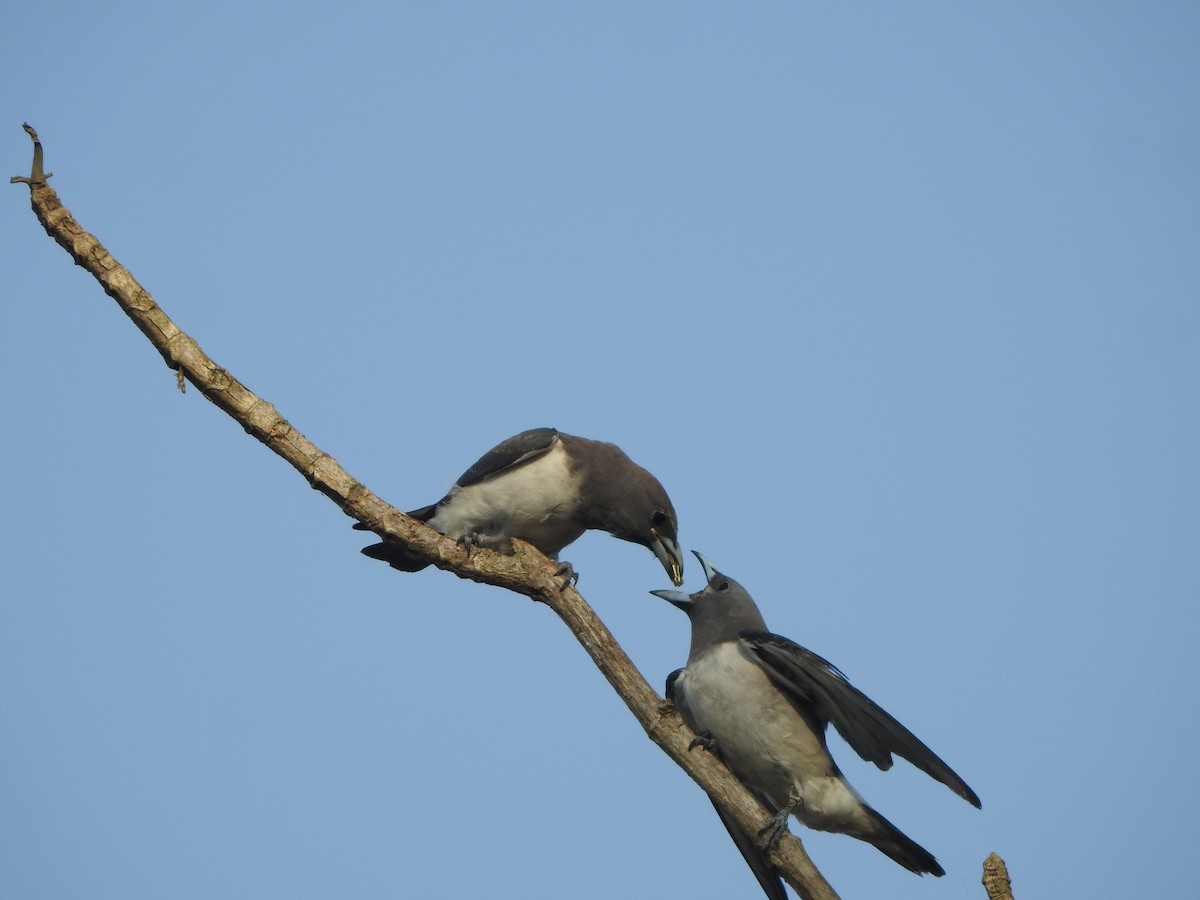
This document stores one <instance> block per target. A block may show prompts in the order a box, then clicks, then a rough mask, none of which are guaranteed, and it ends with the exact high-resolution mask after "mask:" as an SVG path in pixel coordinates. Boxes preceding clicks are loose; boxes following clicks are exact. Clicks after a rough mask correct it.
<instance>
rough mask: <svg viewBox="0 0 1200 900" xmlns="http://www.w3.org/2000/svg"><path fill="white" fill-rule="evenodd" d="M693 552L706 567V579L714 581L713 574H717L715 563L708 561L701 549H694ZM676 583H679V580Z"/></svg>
mask: <svg viewBox="0 0 1200 900" xmlns="http://www.w3.org/2000/svg"><path fill="white" fill-rule="evenodd" d="M692 553H693V554H694V555H695V557H696V559H698V560H700V567H701V568H702V569H704V580H705V581H712V580H713V576H714V575H716V574H717V570H716V567H714V566H713V564H712V563H710V562H709V561H708V557H707V556H705V555H704V554H703V553H701V552H700V551H699V550H693V551H692ZM675 583H676V584H678V583H679V582H675Z"/></svg>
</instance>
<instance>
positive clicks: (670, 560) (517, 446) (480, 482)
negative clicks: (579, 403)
mask: <svg viewBox="0 0 1200 900" xmlns="http://www.w3.org/2000/svg"><path fill="white" fill-rule="evenodd" d="M408 515H410V516H411V517H412V518H414V519H419V520H420V521H422V522H425V523H426V524H428V525H430V526H431V527H433V528H436V529H437V530H438V531H440V532H441V533H442V534H445V535H447V536H449V537H452V538H456V539H457V540H459V541H461V542H463V543H465V544H468V545H471V546H478V547H487V548H489V549H491V550H497V551H499V552H501V553H512V540H511V539H512V538H520V539H521V540H523V541H527V542H528V543H530V544H533V545H534V546H535V547H537V548H538V549H539V550H540V551H541V552H542V553H544V554H546V556H549V557H550V558H551V559H557V558H558V554H559V552H560V551H561V550H562V549H563V547H565V546H567V545H568V544H570V543H571V542H572V541H574V540H575V539H576V538H578V537H579V536H580V535H581V534H583V533H584V532H585V531H587V530H589V529H597V530H599V531H607V532H608V533H609V534H611V535H612V536H613V537H617V538H620V539H621V540H623V541H632V542H633V543H635V544H641V545H642V546H643V547H648V548H649V549H650V550H651V552H653V553H654V555H655V556H656V557H658V561H659V562H660V563H661V564H662V567H663V568H664V569H665V570H666V572H667V575H668V576H669V577H670V579H671V582H672V583H673V584H676V585H680V584H683V552H682V551H681V550H680V549H679V543H678V533H679V523H678V520H677V519H676V516H675V507H674V506H672V505H671V500H670V498H669V497H667V492H666V491H665V490H663V487H662V485H661V484H659V483H658V479H656V478H655V477H654V476H653V475H651V474H650V473H649V472H647V471H646V470H645V469H643V468H642V467H641V466H639V465H637V464H636V463H634V462H633V460H631V459H630V458H629V457H628V456H626V455H625V453H624V452H623V451H622V450H621V448H620V447H618V446H617V445H616V444H608V443H604V442H603V441H593V440H589V439H588V438H581V437H575V436H574V435H571V434H563V433H562V432H560V431H556V430H555V429H553V428H534V429H531V430H529V431H523V432H521V433H520V434H518V435H515V436H513V437H510V438H509V439H508V440H506V441H503V442H501V443H500V444H498V445H497V446H495V447H493V448H492V449H491V450H489V451H488V452H487V453H485V454H484V455H483V456H482V457H481V458H480V459H479V461H478V462H476V463H475V465H473V466H471V468H469V469H467V471H466V472H464V473H463V475H462V477H461V478H459V479H458V481H457V483H455V485H454V487H452V488H451V489H450V493H448V494H447V495H446V496H445V497H443V498H442V499H441V500H439V501H438V502H437V503H434V504H432V505H431V506H425V507H422V508H421V509H416V510H413V511H412V512H410V513H409V514H408ZM354 527H355V528H357V529H359V530H365V531H369V530H370V527H369V526H367V525H365V524H363V523H358V524H356V525H355V526H354ZM362 552H363V553H365V554H366V555H367V556H369V557H371V558H372V559H379V560H382V561H383V562H386V563H388V564H389V565H390V566H392V567H393V568H395V569H400V570H401V571H403V572H417V571H420V570H421V569H424V568H425V567H426V566H428V565H429V562H428V561H427V560H425V559H424V558H422V557H420V556H418V555H416V554H415V553H413V552H412V551H410V550H409V549H408V548H406V547H405V546H403V545H402V544H399V543H395V542H392V541H386V540H385V541H384V542H383V543H379V544H372V545H371V546H369V547H366V548H364V549H363V551H362ZM560 571H561V572H562V573H567V574H568V575H569V578H568V580H570V579H571V578H574V577H575V576H574V569H572V568H571V566H570V564H569V563H565V564H564V565H563V568H562V569H561V570H560ZM564 587H565V583H564Z"/></svg>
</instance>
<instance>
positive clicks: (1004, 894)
mask: <svg viewBox="0 0 1200 900" xmlns="http://www.w3.org/2000/svg"><path fill="white" fill-rule="evenodd" d="M983 888H984V890H985V891H987V895H988V900H1013V894H1012V882H1011V881H1009V878H1008V866H1006V865H1005V864H1004V860H1002V859H1001V858H1000V857H999V856H997V855H996V854H995V853H989V854H988V858H987V859H985V860H984V861H983Z"/></svg>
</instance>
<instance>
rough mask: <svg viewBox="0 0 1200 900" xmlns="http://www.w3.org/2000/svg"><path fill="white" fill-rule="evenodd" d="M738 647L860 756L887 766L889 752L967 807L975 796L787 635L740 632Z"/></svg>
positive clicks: (831, 668)
mask: <svg viewBox="0 0 1200 900" xmlns="http://www.w3.org/2000/svg"><path fill="white" fill-rule="evenodd" d="M739 636H740V638H741V642H742V646H743V647H744V648H745V649H746V650H747V651H748V652H749V653H750V656H751V658H752V659H754V660H755V661H756V662H758V664H759V665H761V666H762V668H763V670H764V671H765V672H766V673H767V675H769V676H770V678H771V679H772V680H773V681H774V682H775V683H776V684H778V685H779V686H780V687H781V688H782V689H783V690H785V691H787V692H789V693H791V694H792V695H793V696H795V697H798V698H800V699H801V700H803V701H805V702H807V703H809V704H811V705H812V706H813V707H814V708H815V709H816V712H817V715H819V716H821V717H823V718H824V719H826V720H828V721H829V722H832V723H833V727H834V728H836V729H837V730H838V732H839V733H840V734H841V735H842V737H844V738H845V739H846V743H848V744H849V745H850V746H851V747H853V748H854V750H855V751H856V752H857V753H858V755H859V756H861V757H862V758H863V759H865V760H867V761H868V762H873V763H875V765H877V766H878V767H879V768H881V769H890V768H891V766H892V754H893V753H895V754H896V755H897V756H900V757H902V758H904V759H907V760H908V761H909V762H910V763H912V764H913V765H914V766H916V767H917V768H918V769H920V770H921V771H922V772H925V773H926V774H927V775H929V776H930V777H931V778H934V779H936V780H938V781H940V782H941V783H942V784H944V785H946V786H947V787H948V788H950V790H952V791H954V793H956V794H958V795H959V796H960V797H962V798H963V799H964V800H966V801H967V802H968V803H970V804H971V805H972V806H979V797H978V796H976V794H975V792H974V791H973V790H971V789H970V788H969V787H968V786H967V784H966V782H964V781H963V780H962V779H961V778H959V777H958V775H956V774H955V772H954V771H953V770H952V769H951V768H950V767H949V766H948V765H946V764H945V763H944V762H942V760H941V759H940V758H939V757H938V755H937V754H936V753H934V752H933V751H932V750H930V749H929V748H928V747H926V746H925V745H924V744H923V743H921V741H920V740H918V739H917V737H916V736H915V735H914V734H913V733H912V732H911V731H909V730H908V729H907V728H905V727H904V726H903V725H901V724H900V723H899V722H897V721H896V720H895V719H894V718H892V716H891V715H889V714H888V713H887V712H886V711H885V710H883V709H881V708H880V707H879V706H878V705H877V704H876V703H875V702H874V701H873V700H871V698H870V697H868V696H867V695H866V694H864V693H863V692H862V691H860V690H858V688H856V687H854V685H852V684H851V683H850V682H849V681H847V680H846V676H845V675H843V674H842V673H841V672H840V671H839V670H838V668H837V667H836V666H834V665H833V664H832V663H831V662H829V661H828V660H826V659H822V658H821V657H820V656H817V654H815V653H813V652H812V651H810V650H806V649H805V648H803V647H801V646H800V645H799V644H796V643H793V642H792V641H789V640H788V639H787V638H784V637H780V636H779V635H777V634H771V633H770V632H766V631H743V632H741V634H740V635H739Z"/></svg>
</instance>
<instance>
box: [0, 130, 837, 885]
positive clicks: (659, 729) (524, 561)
mask: <svg viewBox="0 0 1200 900" xmlns="http://www.w3.org/2000/svg"><path fill="white" fill-rule="evenodd" d="M25 130H26V132H28V134H29V136H30V138H31V139H32V140H33V143H34V159H33V166H32V170H31V173H30V175H29V177H24V176H17V177H14V178H12V179H11V181H12V182H14V183H16V182H20V183H23V184H28V185H29V190H30V200H31V204H32V206H33V211H34V213H35V214H36V215H37V218H38V221H39V222H41V224H42V227H43V228H44V229H45V230H46V233H47V234H49V235H50V237H52V238H53V239H54V240H55V241H56V242H57V243H58V244H59V245H60V246H61V247H62V248H63V249H64V250H66V251H67V253H68V254H70V256H71V258H72V259H73V260H74V261H75V263H76V265H79V266H82V267H83V268H84V269H86V270H87V271H88V272H89V273H91V275H92V276H93V277H94V278H95V279H96V280H97V281H98V282H99V283H100V285H101V287H103V289H104V292H105V293H106V294H108V296H110V297H111V298H112V299H113V300H115V301H116V303H117V305H118V306H119V307H120V308H121V309H122V311H124V313H125V314H126V315H127V316H129V318H130V320H131V321H132V322H133V323H134V324H135V325H136V326H137V327H138V329H139V330H140V331H141V332H142V334H144V335H145V336H146V338H147V339H148V340H149V341H150V343H151V344H153V345H154V347H155V349H157V350H158V352H159V353H160V354H162V357H163V360H164V362H166V364H167V366H168V367H170V368H171V369H173V370H174V371H176V372H177V373H179V374H180V377H181V379H186V380H187V381H189V382H191V383H192V384H193V385H194V386H195V387H196V388H197V389H198V390H199V391H200V393H201V394H203V395H204V396H205V397H206V398H208V399H209V400H211V401H212V402H213V403H215V404H216V405H217V406H218V407H220V408H221V409H222V410H224V411H225V412H226V413H228V414H229V416H230V417H231V418H233V419H234V421H236V422H237V423H238V424H239V425H241V426H242V428H244V429H245V430H246V432H247V433H248V434H250V435H251V436H253V437H254V438H256V439H257V440H259V441H261V442H262V443H263V444H265V445H266V446H267V447H268V448H270V449H271V450H272V451H273V452H274V453H276V454H277V455H278V456H280V457H282V458H283V459H284V460H286V461H287V462H288V463H289V464H290V465H291V466H292V467H293V468H294V469H296V470H297V471H298V472H299V473H300V474H301V475H303V476H304V478H305V479H306V480H307V481H308V483H309V485H310V486H311V487H313V488H315V489H316V490H318V491H320V492H321V493H322V494H324V495H325V496H326V497H328V498H329V499H330V500H332V501H333V502H334V503H335V504H337V506H338V507H339V508H340V509H341V510H342V511H343V512H344V513H346V515H348V516H352V517H353V518H355V519H358V520H359V521H360V522H364V523H366V524H367V525H368V526H369V527H370V528H371V529H372V530H373V531H375V533H376V534H378V535H380V536H381V537H387V538H389V539H391V540H395V541H400V542H402V543H404V544H405V545H406V546H407V547H409V548H410V549H413V550H415V551H417V552H419V553H421V554H422V555H423V556H425V557H426V558H427V559H428V560H429V561H430V562H431V563H432V564H433V565H435V566H437V567H438V568H440V569H445V570H447V571H450V572H453V573H454V574H456V575H458V576H459V577H460V578H468V579H471V580H472V581H478V582H481V583H484V584H491V585H495V586H497V587H502V588H506V589H508V590H510V591H514V592H516V593H519V594H524V595H525V596H527V597H530V598H532V599H534V600H538V601H541V602H542V603H545V604H546V605H547V606H549V607H550V608H551V609H553V610H554V612H555V613H557V615H558V616H559V618H561V619H562V620H563V622H564V623H565V624H566V626H567V627H568V628H569V629H570V631H571V633H572V634H573V635H574V636H575V638H576V640H578V641H579V643H580V644H581V645H582V646H583V648H584V650H585V651H587V653H588V655H589V656H590V657H591V658H592V661H593V662H594V663H595V664H596V666H597V668H599V669H600V671H601V672H602V673H603V674H604V677H605V678H607V679H608V681H609V684H611V685H612V687H613V689H614V690H615V691H616V692H617V693H618V694H619V695H620V696H621V699H622V700H623V701H624V702H625V705H626V706H628V707H629V710H630V711H631V712H632V713H633V715H634V717H635V718H636V719H637V720H638V722H639V723H641V725H642V727H643V728H644V729H645V731H646V733H647V735H648V736H649V737H650V739H651V740H652V741H654V743H656V744H657V745H658V746H659V747H660V748H662V750H663V751H664V752H665V753H666V754H667V755H668V756H669V757H671V759H673V760H674V761H675V762H676V763H678V764H679V766H680V767H681V768H682V769H683V770H684V771H685V772H687V774H688V775H689V776H691V778H692V779H693V780H694V781H695V782H696V783H697V784H699V785H700V787H701V788H703V789H704V790H705V791H706V792H707V793H708V794H709V796H710V797H712V798H713V799H714V800H715V801H716V802H717V803H718V804H719V805H720V806H721V808H722V809H723V810H724V811H725V812H726V813H728V814H729V815H730V816H732V817H733V818H734V819H735V820H736V821H737V823H738V824H739V825H740V826H741V827H742V828H743V829H745V830H746V831H747V832H749V833H751V834H754V833H756V832H757V831H758V830H759V829H760V828H761V827H762V826H763V825H764V824H766V822H767V821H768V819H769V818H770V815H771V813H770V812H769V811H768V810H767V809H766V808H765V807H764V806H763V805H762V804H761V803H760V802H759V801H758V800H757V799H756V798H755V797H754V796H753V795H752V794H751V793H750V792H749V791H747V790H746V788H745V787H744V786H743V785H742V784H741V782H739V781H738V780H737V779H736V778H735V777H734V776H733V775H732V774H731V773H730V772H729V770H728V769H727V768H726V767H725V765H724V764H723V763H722V762H720V761H719V760H717V759H716V758H715V757H714V756H712V754H710V753H708V752H707V751H704V750H702V749H697V750H695V751H689V749H688V748H689V745H690V743H691V741H692V738H693V737H694V735H693V733H692V731H691V730H690V729H689V728H688V727H687V726H686V725H685V724H684V723H683V720H682V719H681V718H680V717H679V715H678V713H676V712H675V709H674V707H673V706H672V704H671V703H669V702H668V701H664V700H663V699H662V698H660V697H659V696H658V694H657V693H656V692H655V691H654V689H653V688H651V687H650V685H649V684H648V683H647V682H646V679H645V678H643V677H642V675H641V673H640V672H639V671H638V670H637V668H636V667H635V666H634V665H633V663H632V661H631V660H630V659H629V657H628V656H627V655H626V654H625V652H624V651H623V650H622V649H621V647H620V645H618V644H617V642H616V640H615V639H614V638H613V636H612V634H611V633H610V632H609V630H608V628H606V627H605V625H604V623H603V622H602V621H600V618H599V617H598V616H597V615H596V613H595V612H594V611H593V610H592V608H591V607H590V606H589V605H588V604H587V602H586V601H585V600H584V598H583V596H582V595H580V594H579V592H578V591H576V590H575V588H574V587H567V588H566V589H562V590H560V583H561V579H560V578H558V577H556V575H555V572H556V570H557V568H558V564H557V563H555V562H553V561H551V560H549V559H547V558H546V557H545V556H543V555H542V554H541V553H539V552H538V551H537V550H536V549H535V548H533V547H531V546H529V545H528V544H524V543H522V542H519V541H517V542H514V543H515V544H516V545H517V552H516V553H515V554H513V555H512V556H505V555H501V554H498V553H494V552H492V551H490V550H487V549H484V548H476V549H473V550H470V551H468V549H467V548H465V547H463V546H461V545H459V544H458V543H457V542H456V541H454V540H452V539H451V538H448V537H446V536H445V535H442V534H440V533H438V532H437V531H435V530H433V529H432V528H430V527H429V526H427V525H425V524H424V523H422V522H418V521H416V520H414V519H411V518H409V517H408V516H406V515H405V514H404V513H403V512H401V511H399V510H397V509H395V508H393V507H391V506H389V505H388V504H387V503H385V502H384V501H383V500H382V499H380V498H379V497H378V496H377V495H376V494H374V493H373V492H372V491H370V490H369V489H368V488H367V487H366V486H365V485H363V484H362V483H361V482H360V481H358V480H357V479H355V478H354V477H352V476H351V475H350V473H349V472H347V471H346V470H345V469H344V468H342V466H341V465H340V464H339V463H338V461H337V460H336V459H334V458H333V457H332V456H330V455H329V454H328V453H326V452H324V451H323V450H321V449H320V448H319V447H317V446H316V445H315V444H313V443H312V442H311V441H310V440H309V439H308V438H306V437H305V436H304V435H303V434H302V433H301V432H300V431H299V430H298V429H296V428H295V427H293V426H292V424H291V423H290V422H288V421H287V419H285V418H284V417H283V416H282V415H281V414H280V413H279V411H278V410H277V409H276V408H275V407H274V406H273V405H272V404H270V403H269V402H267V401H266V400H264V399H263V398H261V397H259V396H258V395H257V394H255V393H254V392H253V391H251V390H250V389H249V388H248V387H246V386H245V385H244V384H242V383H241V382H240V381H238V380H237V379H236V378H235V377H234V376H233V375H231V374H230V373H229V372H228V371H226V370H225V369H223V368H222V367H220V366H219V365H217V364H216V362H214V361H213V359H212V358H211V357H209V356H208V355H207V354H206V353H205V352H204V351H203V350H202V349H201V348H200V345H199V344H197V343H196V341H195V340H193V339H192V338H191V337H190V336H188V335H187V334H186V333H184V332H183V331H182V330H181V329H180V328H179V327H178V326H176V325H175V323H174V322H173V321H172V320H171V319H170V317H168V316H167V314H166V312H165V311H164V310H163V309H162V307H160V306H159V305H158V303H157V302H156V301H155V300H154V298H153V297H151V296H150V293H149V292H148V291H147V290H146V289H145V288H143V287H142V286H141V285H140V284H138V282H137V279H135V278H134V277H133V274H132V273H131V272H130V271H129V270H128V269H127V268H125V267H124V266H123V265H121V264H120V263H119V262H117V260H116V259H114V258H113V257H112V255H111V254H110V253H109V252H108V251H107V250H105V249H104V246H103V245H102V244H101V243H100V241H99V240H97V239H96V237H95V236H93V235H92V234H90V233H89V232H87V231H86V230H85V229H84V228H83V227H82V226H81V225H80V224H79V223H78V222H77V221H76V220H75V218H74V217H73V216H72V215H71V212H70V210H68V209H67V208H66V207H65V206H64V205H63V204H62V202H61V201H60V200H59V198H58V195H57V194H56V193H55V191H54V189H53V188H51V187H50V186H49V184H47V182H46V179H47V178H49V177H50V176H49V175H48V174H46V173H44V172H43V170H42V145H41V142H40V141H39V140H38V136H37V132H36V131H34V129H33V128H31V127H30V126H29V125H25ZM181 385H182V382H181ZM771 861H772V862H773V863H774V865H775V866H776V867H777V868H778V870H779V872H780V874H781V875H782V877H783V878H784V880H785V881H787V882H788V884H790V885H791V886H792V887H793V888H795V889H796V891H797V893H799V895H800V896H801V897H802V898H804V900H837V894H836V893H835V892H834V890H833V888H832V887H830V886H829V884H828V883H827V882H826V881H825V879H824V877H823V876H822V875H821V873H820V872H818V871H817V869H816V867H815V866H814V865H813V863H812V861H811V860H810V859H809V857H808V855H807V853H805V851H804V848H803V845H802V844H801V843H800V841H799V839H797V838H796V837H795V836H794V835H790V834H786V835H784V837H783V839H781V840H780V841H779V842H778V843H777V844H776V845H775V846H774V848H773V849H772V850H771Z"/></svg>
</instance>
